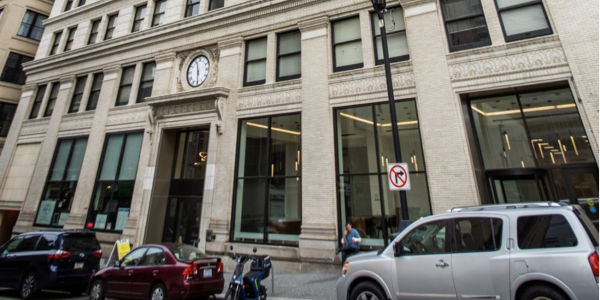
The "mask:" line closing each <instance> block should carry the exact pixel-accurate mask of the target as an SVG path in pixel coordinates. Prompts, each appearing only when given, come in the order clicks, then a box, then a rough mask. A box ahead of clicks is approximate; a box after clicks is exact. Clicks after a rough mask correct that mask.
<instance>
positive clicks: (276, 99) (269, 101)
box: [237, 88, 302, 110]
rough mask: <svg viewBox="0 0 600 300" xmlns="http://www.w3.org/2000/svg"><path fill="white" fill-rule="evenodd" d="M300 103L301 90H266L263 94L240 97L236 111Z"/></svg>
mask: <svg viewBox="0 0 600 300" xmlns="http://www.w3.org/2000/svg"><path fill="white" fill-rule="evenodd" d="M292 103H302V89H300V88H295V89H286V90H281V91H271V90H268V91H266V92H264V93H256V94H252V95H243V96H242V95H240V97H239V98H238V102H237V109H238V110H245V109H252V108H258V107H270V106H279V105H287V104H292Z"/></svg>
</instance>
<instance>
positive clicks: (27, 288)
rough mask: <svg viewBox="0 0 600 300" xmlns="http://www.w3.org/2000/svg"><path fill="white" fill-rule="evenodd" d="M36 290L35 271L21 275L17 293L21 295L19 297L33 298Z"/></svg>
mask: <svg viewBox="0 0 600 300" xmlns="http://www.w3.org/2000/svg"><path fill="white" fill-rule="evenodd" d="M36 292H37V278H36V276H35V272H29V273H27V274H26V275H25V277H23V280H21V284H20V285H19V295H20V296H21V299H24V300H28V299H33V296H35V293H36Z"/></svg>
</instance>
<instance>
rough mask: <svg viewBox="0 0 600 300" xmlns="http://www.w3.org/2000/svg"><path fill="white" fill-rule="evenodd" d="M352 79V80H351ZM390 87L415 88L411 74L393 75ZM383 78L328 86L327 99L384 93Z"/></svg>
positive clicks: (364, 79)
mask: <svg viewBox="0 0 600 300" xmlns="http://www.w3.org/2000/svg"><path fill="white" fill-rule="evenodd" d="M353 79H354V78H353ZM392 85H393V86H394V89H406V88H411V87H414V86H415V78H414V75H413V73H412V72H407V73H400V74H393V75H392ZM386 90H387V85H386V82H385V76H377V77H368V78H359V79H355V80H348V81H343V82H337V83H332V84H330V85H329V97H330V98H339V97H345V96H355V95H360V94H369V93H373V92H381V91H384V92H385V91H386Z"/></svg>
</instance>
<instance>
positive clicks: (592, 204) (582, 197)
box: [563, 165, 598, 228]
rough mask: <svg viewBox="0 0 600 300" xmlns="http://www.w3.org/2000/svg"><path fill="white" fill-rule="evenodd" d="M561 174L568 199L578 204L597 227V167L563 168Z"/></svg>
mask: <svg viewBox="0 0 600 300" xmlns="http://www.w3.org/2000/svg"><path fill="white" fill-rule="evenodd" d="M563 174H564V178H565V181H566V184H567V192H568V195H569V201H570V202H571V203H573V204H579V205H580V206H581V207H582V208H583V209H584V210H585V212H586V213H587V215H588V217H589V218H590V219H591V220H592V222H594V225H596V228H598V167H597V166H596V165H589V166H581V167H574V168H565V169H563Z"/></svg>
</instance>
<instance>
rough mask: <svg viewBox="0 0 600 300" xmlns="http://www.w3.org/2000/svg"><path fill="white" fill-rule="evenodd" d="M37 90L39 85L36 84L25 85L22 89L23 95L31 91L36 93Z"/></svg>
mask: <svg viewBox="0 0 600 300" xmlns="http://www.w3.org/2000/svg"><path fill="white" fill-rule="evenodd" d="M36 88H37V84H35V83H28V84H26V85H24V86H23V87H22V88H21V91H22V92H23V93H25V92H29V91H35V89H36Z"/></svg>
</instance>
